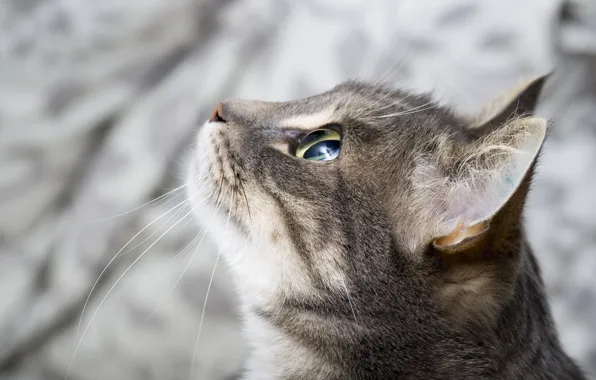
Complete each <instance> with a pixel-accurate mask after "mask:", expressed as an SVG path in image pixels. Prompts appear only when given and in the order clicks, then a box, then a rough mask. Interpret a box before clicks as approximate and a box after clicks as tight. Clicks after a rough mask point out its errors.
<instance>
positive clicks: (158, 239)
mask: <svg viewBox="0 0 596 380" xmlns="http://www.w3.org/2000/svg"><path fill="white" fill-rule="evenodd" d="M192 212H193V211H192V210H191V211H189V212H188V213H186V214H185V215H184V216H183V217H182V218H181V219H180V220H179V221H177V222H176V223H174V224H173V225H172V226H171V227H170V228H168V229H167V230H166V232H164V233H163V234H161V236H160V237H158V238H157V240H155V241H154V242H153V243H152V244H151V245H150V246H149V247H148V248H147V249H145V250H144V251H143V253H141V254H140V255H139V257H137V258H136V259H135V260H134V261H133V262H132V264H130V265H129V266H128V268H126V270H124V272H123V273H122V274H121V275H120V277H118V279H117V280H116V282H115V283H114V284H113V285H112V286H111V287H110V289H109V290H108V292H107V294H106V295H105V296H104V297H103V299H102V300H101V302H100V303H99V306H97V309H96V310H95V312H94V313H93V314H92V315H91V318H90V319H89V323H88V324H87V327H85V330H83V334H82V335H81V338H80V339H79V341H78V343H77V346H76V347H75V352H74V354H73V356H72V359H71V360H70V363H69V365H68V369H67V371H66V377H65V380H68V376H69V375H70V371H71V369H72V365H73V363H74V359H75V357H76V355H77V353H78V351H79V349H80V347H81V343H82V342H83V339H84V338H85V335H86V334H87V331H88V330H89V327H91V324H92V323H93V321H94V319H95V317H96V315H97V313H98V312H99V309H101V307H102V306H103V304H104V303H105V301H106V300H107V298H108V297H109V296H110V294H111V293H112V291H113V290H114V288H115V287H116V285H118V283H119V282H120V280H122V278H123V277H124V276H125V275H126V274H127V273H128V272H129V271H130V269H131V268H132V267H133V266H134V265H135V264H136V263H137V262H138V261H139V260H140V259H141V258H142V257H143V256H144V255H145V254H146V253H147V252H148V251H149V250H150V249H151V248H152V247H153V246H154V245H155V244H157V242H158V241H160V240H161V238H162V237H164V236H165V235H166V234H167V233H168V232H170V231H171V230H172V229H173V228H174V227H176V226H177V225H178V224H180V222H182V221H183V220H184V219H186V218H187V217H188V216H189V215H190V214H191V213H192Z"/></svg>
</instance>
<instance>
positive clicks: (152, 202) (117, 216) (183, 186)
mask: <svg viewBox="0 0 596 380" xmlns="http://www.w3.org/2000/svg"><path fill="white" fill-rule="evenodd" d="M186 186H188V184H184V185H182V186H179V187H177V188H175V189H173V190H170V191H168V192H167V193H165V194H162V195H160V196H159V197H157V198H155V199H152V200H150V201H149V202H146V203H144V204H142V205H140V206H137V207H135V208H133V209H132V210H129V211H126V212H123V213H121V214H117V215H114V216H110V217H107V218H102V219H97V220H91V221H89V222H87V223H99V222H104V221H108V220H112V219H116V218H119V217H121V216H124V215H127V214H130V213H131V212H134V211H137V210H139V209H141V208H143V207H146V206H149V205H152V204H154V203H156V202H159V201H160V200H161V199H163V198H165V197H167V196H168V195H170V194H172V193H173V192H176V191H179V190H181V189H183V188H185V187H186ZM183 194H184V193H180V194H177V195H176V196H174V198H172V199H176V198H179V197H180V196H181V195H183Z"/></svg>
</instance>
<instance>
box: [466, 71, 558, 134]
mask: <svg viewBox="0 0 596 380" xmlns="http://www.w3.org/2000/svg"><path fill="white" fill-rule="evenodd" d="M550 75H551V74H550V73H548V74H545V75H542V76H539V77H536V78H531V79H525V80H522V81H520V83H519V84H518V85H517V86H515V87H513V88H510V89H508V90H507V91H505V92H503V93H501V94H500V95H499V96H497V97H495V98H494V99H492V100H491V101H489V102H487V103H486V104H485V105H484V106H483V107H481V109H480V110H479V111H478V112H476V114H475V115H473V116H472V117H468V118H467V121H468V125H469V127H470V129H474V130H477V131H480V132H482V133H490V132H491V131H493V130H495V129H497V128H499V127H501V126H502V125H505V124H506V123H507V121H509V120H511V119H514V118H518V117H522V116H531V115H533V114H534V111H535V109H536V105H537V103H538V99H539V97H540V94H541V92H542V89H543V87H544V84H545V82H546V80H547V79H548V78H549V77H550Z"/></svg>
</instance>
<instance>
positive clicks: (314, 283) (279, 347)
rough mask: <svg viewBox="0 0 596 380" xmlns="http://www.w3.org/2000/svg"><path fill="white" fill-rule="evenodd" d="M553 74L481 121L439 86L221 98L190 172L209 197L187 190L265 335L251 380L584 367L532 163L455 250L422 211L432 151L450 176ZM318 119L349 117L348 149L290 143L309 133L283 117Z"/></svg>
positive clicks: (256, 333)
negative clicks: (532, 211) (562, 314)
mask: <svg viewBox="0 0 596 380" xmlns="http://www.w3.org/2000/svg"><path fill="white" fill-rule="evenodd" d="M542 83H543V79H540V80H539V81H537V82H535V85H533V86H530V87H528V89H527V90H526V92H524V93H522V94H521V96H520V97H518V98H515V99H513V101H512V102H511V103H510V104H509V107H504V112H505V113H498V112H493V113H494V114H495V115H496V116H495V115H493V118H491V119H489V120H485V121H484V123H483V125H480V126H476V127H475V128H470V127H469V124H468V123H469V122H468V121H465V120H464V119H462V118H460V117H458V116H457V115H455V114H454V113H453V112H451V111H450V110H449V109H447V108H445V107H442V106H439V105H437V104H435V103H434V102H432V100H431V99H430V98H429V97H426V96H417V95H413V94H409V93H406V92H403V91H395V90H392V89H389V88H386V87H383V86H380V85H370V84H363V83H358V82H347V83H344V84H342V85H339V86H337V87H335V88H334V89H332V90H331V91H329V92H326V93H323V94H320V95H317V96H314V97H310V98H306V99H302V100H297V101H291V102H279V103H265V102H251V101H240V100H229V101H225V102H223V103H222V104H220V106H218V108H217V109H216V111H215V112H214V114H213V116H212V118H211V121H212V123H208V124H207V125H206V127H205V128H207V129H206V130H204V131H202V132H201V135H200V138H199V141H198V147H197V152H198V153H197V160H196V161H195V162H193V165H192V175H191V177H190V178H191V180H190V181H189V183H190V184H191V185H192V183H193V182H194V181H195V180H196V179H197V178H198V179H200V181H202V182H204V183H205V186H206V187H207V190H203V191H205V192H206V193H207V194H209V195H210V199H209V200H208V205H207V206H202V205H200V204H199V203H198V201H196V199H194V198H195V197H196V195H195V194H193V193H191V199H192V200H194V201H195V206H196V208H197V209H198V210H199V212H200V213H201V214H203V212H204V211H209V210H211V211H213V214H212V215H213V217H212V218H211V219H209V218H208V217H205V218H206V219H205V220H204V222H205V223H206V224H207V225H208V228H209V231H211V233H212V234H213V235H214V236H215V238H216V241H217V243H218V244H219V246H220V249H221V250H222V254H223V256H224V257H225V258H227V259H228V260H229V262H230V266H231V267H232V269H233V271H235V273H236V281H237V283H238V287H239V289H240V293H241V296H242V301H243V305H244V308H245V312H246V313H247V337H248V339H249V341H251V342H253V344H254V345H255V353H254V355H253V357H252V358H251V360H250V361H249V363H248V366H247V367H248V370H247V373H246V377H245V378H246V379H248V380H257V379H259V380H261V379H276V380H278V379H279V380H302V379H304V380H307V379H308V380H332V379H337V380H339V379H342V380H346V379H359V380H366V379H412V380H418V379H420V380H422V379H424V380H432V379H442V380H445V379H470V380H472V379H474V380H477V379H502V380H505V379H519V378H523V379H530V380H532V379H536V380H538V379H541V380H542V379H563V380H567V379H569V380H571V379H583V378H584V377H583V375H582V374H581V372H580V370H579V369H578V367H577V366H576V365H575V364H574V362H573V361H572V360H571V359H570V358H569V357H568V356H567V355H566V354H565V352H564V351H563V350H562V348H561V345H560V343H559V339H558V337H557V332H556V330H555V328H554V326H553V321H552V317H551V313H550V309H549V305H548V303H547V301H546V298H545V295H544V285H543V283H542V279H541V275H540V270H539V267H538V265H537V263H536V259H535V257H534V255H533V253H532V250H531V248H530V247H529V245H528V243H527V242H526V239H525V236H524V232H523V226H522V222H521V221H522V215H523V205H524V203H525V200H526V197H527V193H528V190H529V186H530V181H531V176H532V171H533V165H532V169H531V170H530V171H529V172H528V174H527V175H526V177H525V178H524V179H523V182H522V183H521V185H520V187H519V188H518V189H517V190H516V191H515V194H513V195H512V196H511V198H510V199H509V201H508V202H507V204H506V205H505V206H504V207H503V208H502V209H500V210H499V211H498V213H496V214H495V215H494V216H493V218H492V219H491V222H490V227H489V228H488V230H487V231H485V232H483V233H482V234H481V235H480V236H479V237H478V238H477V239H476V240H473V241H471V242H467V241H466V244H464V245H458V246H456V247H455V248H454V251H455V254H447V253H446V252H444V251H442V250H440V249H438V248H437V247H436V246H434V245H433V244H432V243H433V237H434V238H438V237H439V236H435V235H433V234H434V233H435V232H434V231H435V230H434V229H433V228H434V227H433V226H431V225H430V224H432V220H430V219H429V215H430V216H432V215H436V214H435V213H439V212H440V211H435V210H440V209H441V205H438V204H435V203H434V200H433V199H429V200H428V202H427V205H428V210H422V211H419V210H417V209H415V208H412V207H411V205H412V204H413V203H416V202H419V200H420V198H421V195H420V194H419V191H418V190H417V189H418V187H417V186H416V183H414V180H413V173H414V172H415V171H416V170H417V169H418V168H419V166H420V160H421V157H422V158H424V157H430V158H431V162H433V163H434V164H433V165H435V166H434V169H436V171H437V172H438V173H440V175H444V176H446V177H449V176H452V175H454V173H455V172H456V171H457V170H458V169H457V168H459V167H460V166H461V165H463V164H462V162H464V163H465V157H464V156H462V154H464V153H462V152H466V151H468V150H469V149H470V147H471V146H474V144H477V143H478V142H479V141H484V140H482V139H489V140H490V136H492V133H494V132H495V131H497V132H498V131H499V128H504V125H505V124H506V123H507V122H509V121H510V120H511V119H515V118H520V117H522V116H524V115H527V114H531V113H532V112H533V110H534V107H535V105H536V101H537V97H538V94H539V91H540V88H541V86H542ZM511 104H516V105H517V106H516V107H512V106H511ZM393 114H395V116H390V115H393ZM313 115H325V116H322V117H320V119H321V120H325V122H324V123H323V124H332V125H337V126H339V128H341V131H342V136H343V139H342V152H341V155H340V157H339V158H338V159H337V160H334V161H329V162H323V163H320V162H310V161H306V160H301V159H298V158H296V157H293V156H292V155H291V154H288V152H291V150H292V146H293V145H294V144H295V142H296V140H297V139H298V138H300V136H301V135H303V134H304V133H305V127H304V126H298V125H296V126H294V125H292V123H291V122H290V123H288V120H292V121H295V120H310V119H309V116H313ZM313 117H314V116H313ZM312 120H316V117H315V118H314V119H312ZM307 124H308V123H307ZM321 126H323V125H310V126H309V127H308V128H310V129H316V128H318V127H321ZM308 128H306V129H308ZM206 139H207V140H208V141H205V140H206ZM280 146H282V147H283V146H286V147H287V149H288V150H287V151H285V152H284V150H283V149H281V148H279V147H280ZM446 151H448V152H451V153H452V154H450V155H446V154H445V152H446ZM195 190H196V189H195ZM196 191H198V190H196ZM425 200H426V199H425ZM422 214H424V215H422ZM203 215H205V214H203ZM439 216H440V215H437V218H439ZM226 220H228V222H229V224H230V225H229V226H228V225H227V223H225V222H226ZM429 220H430V221H429ZM413 235H415V238H414V237H413ZM263 236H265V238H264V237H263ZM412 239H414V240H415V241H416V244H411V241H412ZM451 253H453V252H451ZM247 256H249V257H247ZM245 263H246V264H245ZM254 263H257V264H259V263H261V264H262V265H257V264H255V265H256V266H257V267H258V268H259V270H261V271H262V273H258V274H257V275H256V276H255V273H250V272H252V271H253V270H252V269H250V268H252V267H249V266H247V265H249V264H251V265H252V264H254ZM263 278H264V279H269V278H271V279H273V280H271V281H270V282H267V281H269V280H267V281H266V280H262V279H263ZM477 283H479V284H480V285H476V284H477ZM268 284H270V285H269V286H268ZM453 289H455V290H454V291H453Z"/></svg>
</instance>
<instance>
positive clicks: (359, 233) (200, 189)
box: [189, 82, 544, 303]
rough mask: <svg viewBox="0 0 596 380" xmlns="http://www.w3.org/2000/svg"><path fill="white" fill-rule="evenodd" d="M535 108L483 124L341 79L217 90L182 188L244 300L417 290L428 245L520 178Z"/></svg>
mask: <svg viewBox="0 0 596 380" xmlns="http://www.w3.org/2000/svg"><path fill="white" fill-rule="evenodd" d="M524 120H525V121H524ZM536 120H537V119H523V120H519V119H517V120H516V123H517V124H516V123H509V125H508V126H506V127H505V128H504V129H502V130H496V132H494V133H490V134H486V133H483V134H484V136H482V135H481V134H480V133H479V132H477V131H478V130H475V131H476V132H474V131H472V130H471V129H470V128H469V126H468V125H467V122H465V121H464V120H463V119H459V118H457V117H455V116H453V115H452V114H451V113H450V112H449V111H448V110H446V109H445V108H442V107H439V106H438V105H436V104H435V103H433V102H430V101H429V99H427V98H424V97H418V96H414V95H408V94H407V93H403V92H400V91H392V90H388V89H386V88H384V87H380V86H371V85H365V84H360V83H354V82H349V83H345V84H342V85H340V86H337V87H336V88H334V89H332V90H331V91H329V92H326V93H323V94H320V95H317V96H314V97H310V98H306V99H302V100H296V101H290V102H279V103H267V102H258V101H243V100H230V101H225V102H223V103H221V104H220V105H219V106H218V107H217V109H216V110H215V111H214V113H213V115H212V117H211V118H210V120H209V122H207V123H206V124H205V125H204V126H203V127H202V128H201V130H200V131H199V133H198V137H197V143H196V153H195V156H194V158H193V161H192V164H191V165H190V174H189V197H190V199H191V201H192V203H193V205H194V208H195V211H196V214H197V215H198V218H199V220H200V221H201V222H202V223H203V224H204V226H205V227H206V228H207V230H208V233H209V234H210V235H211V236H212V237H213V238H214V239H215V241H216V243H217V244H218V247H219V249H220V251H221V254H222V255H223V256H224V257H225V258H226V259H227V261H228V262H229V263H230V266H231V268H232V270H233V272H234V274H235V276H236V279H237V282H238V284H239V286H240V287H241V288H243V289H244V290H245V291H244V292H243V293H245V299H246V300H247V301H248V302H249V303H250V302H256V303H268V302H275V300H280V299H281V300H283V299H288V298H296V299H319V300H323V299H325V300H327V299H332V298H333V297H334V295H337V296H338V297H344V295H345V294H346V292H347V291H348V289H350V292H352V293H360V294H362V293H363V291H364V289H365V288H366V291H369V292H370V291H371V288H374V287H377V286H378V287H379V288H380V287H384V288H390V287H392V286H396V288H395V289H394V290H395V291H402V290H403V289H401V287H407V288H408V290H407V291H408V292H414V293H416V292H418V293H425V292H428V289H429V288H431V287H433V286H435V285H434V283H436V278H429V273H431V272H433V273H434V270H433V269H429V268H430V267H432V266H433V265H435V261H432V262H431V264H427V262H426V261H427V256H428V251H429V248H430V247H435V248H436V247H438V246H442V245H443V246H446V247H447V250H448V249H451V248H453V247H455V249H459V248H458V247H460V248H461V247H462V246H461V241H462V240H464V243H466V242H468V241H469V240H470V239H469V238H470V237H472V238H474V237H475V236H476V235H480V234H481V233H483V232H484V230H486V225H487V224H488V221H489V220H491V218H493V217H494V216H495V214H496V213H497V211H499V210H501V208H502V207H503V204H504V203H505V202H506V201H508V200H509V199H510V198H511V197H512V195H513V193H514V192H515V191H516V190H517V189H518V188H519V186H520V184H521V182H522V180H523V179H524V176H525V174H526V172H527V171H528V170H530V169H529V168H530V166H531V165H532V163H533V161H534V158H535V155H536V154H537V151H538V149H539V147H540V145H541V143H542V138H543V137H544V133H543V130H544V125H543V124H542V123H539V122H537V121H536ZM493 129H494V128H493ZM515 151H518V152H521V153H522V156H523V155H526V156H527V157H526V156H523V157H522V158H516V157H517V156H516V154H515ZM495 153H496V154H495ZM524 157H525V158H524ZM459 226H464V227H469V228H466V229H460V228H459ZM479 226H483V227H482V228H480V227H479ZM453 231H457V232H456V233H455V234H452V232H453ZM462 231H465V232H462ZM470 231H472V232H470ZM474 231H476V232H474ZM441 238H442V240H441ZM437 242H439V243H437ZM433 243H434V245H433ZM462 249H463V248H462ZM400 281H401V284H396V282H400ZM388 282H389V283H388ZM430 282H432V283H433V284H431V283H430ZM400 289H401V290H400ZM340 294H341V296H340Z"/></svg>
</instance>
